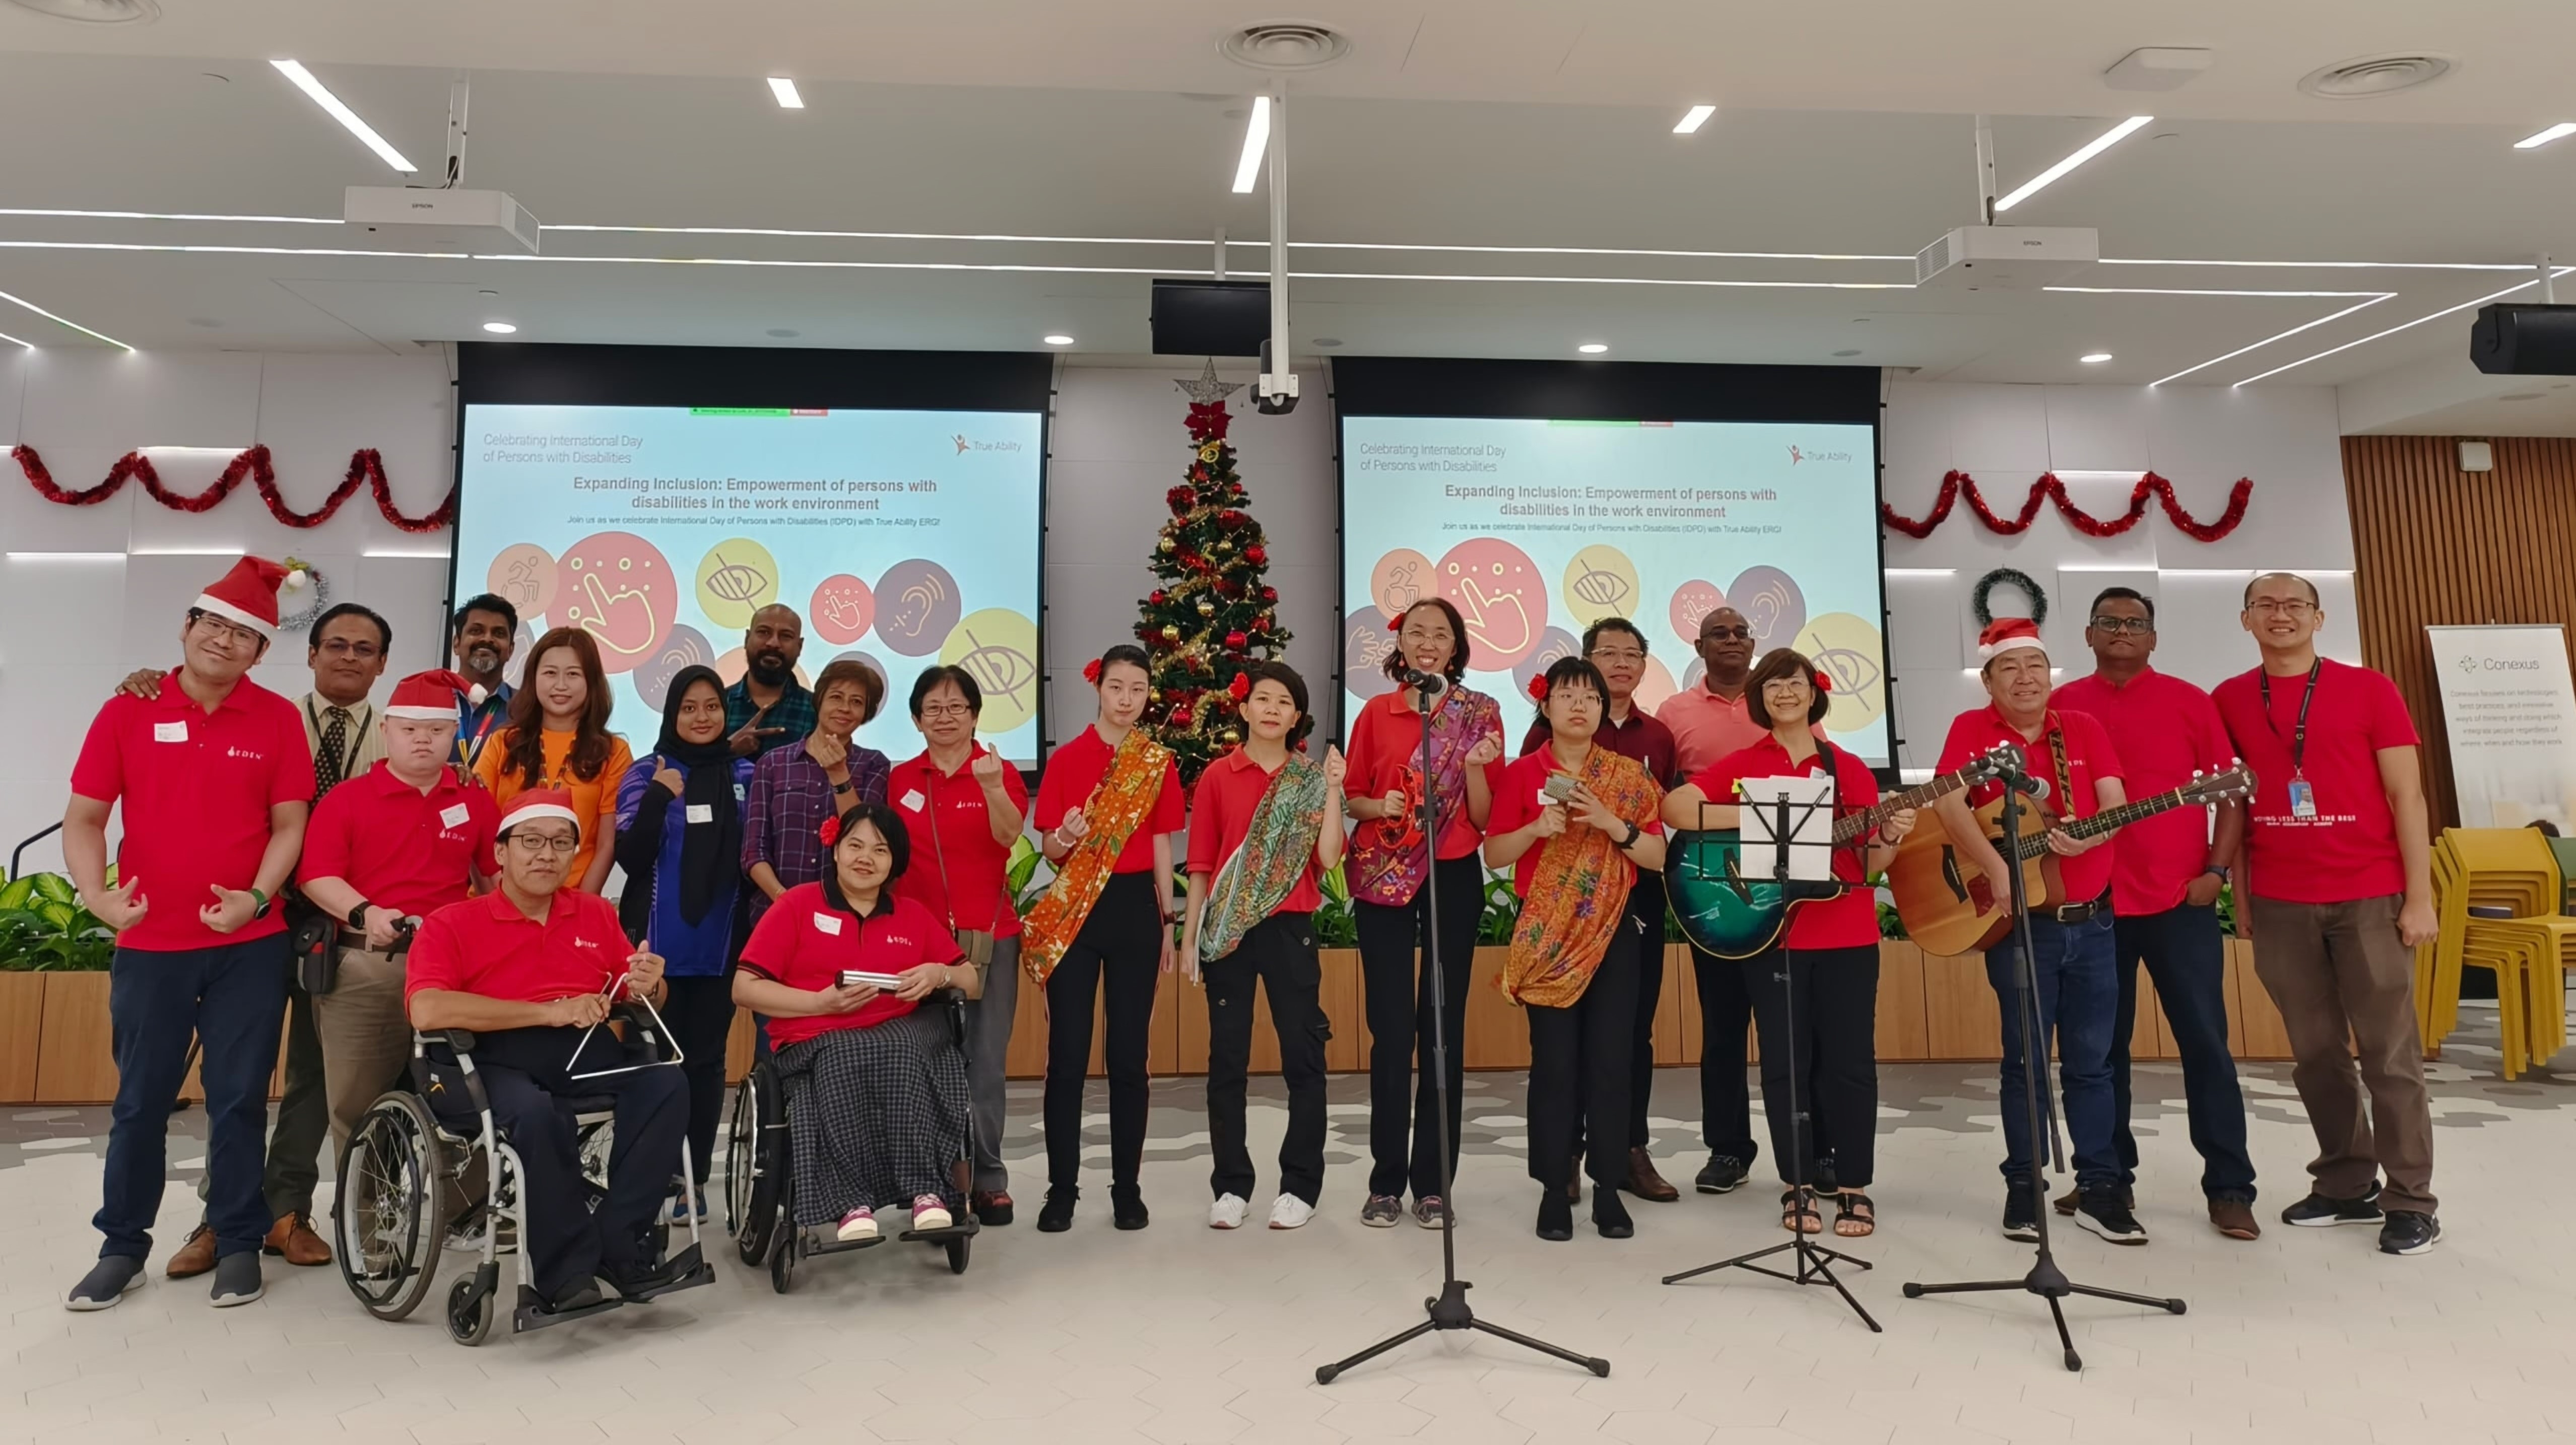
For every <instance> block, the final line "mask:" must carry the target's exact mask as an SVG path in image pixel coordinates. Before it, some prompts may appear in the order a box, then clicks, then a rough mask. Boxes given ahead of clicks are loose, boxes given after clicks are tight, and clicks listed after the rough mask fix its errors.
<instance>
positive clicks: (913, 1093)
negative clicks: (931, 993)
mask: <svg viewBox="0 0 2576 1445" xmlns="http://www.w3.org/2000/svg"><path fill="white" fill-rule="evenodd" d="M777 1066H778V1071H779V1073H780V1075H781V1076H782V1077H783V1078H785V1079H787V1080H790V1081H792V1082H793V1083H794V1084H795V1088H794V1091H793V1097H792V1101H791V1103H790V1105H789V1108H788V1111H787V1128H788V1139H789V1142H790V1144H791V1146H792V1148H793V1150H794V1158H795V1170H796V1222H797V1223H798V1224H837V1223H839V1222H840V1219H841V1216H843V1215H845V1214H847V1213H849V1212H850V1211H851V1210H853V1209H857V1208H860V1207H862V1206H864V1207H866V1208H869V1209H885V1208H910V1207H911V1205H912V1201H913V1200H914V1199H916V1198H918V1197H919V1196H921V1195H924V1194H936V1195H938V1196H939V1197H940V1198H942V1199H944V1200H946V1201H948V1204H949V1206H950V1207H951V1208H952V1209H954V1208H957V1207H961V1206H962V1205H963V1204H964V1203H965V1200H964V1199H963V1198H961V1197H960V1196H959V1194H958V1192H957V1186H956V1180H955V1177H954V1174H953V1170H952V1166H953V1165H954V1164H955V1163H956V1161H957V1160H959V1159H963V1158H964V1157H966V1110H967V1102H966V1054H965V1051H964V1050H962V1049H960V1048H958V1047H957V1044H956V1041H955V1040H954V1039H953V1038H951V1037H950V1035H949V1024H948V1018H947V1015H946V1014H945V1013H944V1012H942V1011H940V1010H939V1009H938V1008H936V1007H931V1008H917V1009H914V1010H913V1011H912V1012H911V1013H908V1014H905V1015H903V1016H902V1017H900V1018H894V1019H888V1020H886V1021H885V1022H884V1023H881V1024H875V1025H872V1026H870V1027H868V1028H861V1029H835V1030H833V1031H832V1032H830V1033H827V1034H823V1035H821V1036H820V1037H817V1038H812V1039H807V1040H806V1041H805V1042H803V1043H800V1044H793V1045H790V1046H789V1047H787V1048H784V1049H781V1050H779V1052H778V1065H777Z"/></svg>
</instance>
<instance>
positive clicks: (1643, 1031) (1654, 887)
mask: <svg viewBox="0 0 2576 1445" xmlns="http://www.w3.org/2000/svg"><path fill="white" fill-rule="evenodd" d="M1663 878H1664V875H1663V874H1661V873H1645V872H1640V873H1639V874H1638V875H1637V886H1636V887H1634V888H1631V889H1629V890H1628V912H1629V914H1630V916H1632V917H1634V918H1636V919H1637V920H1638V921H1639V922H1641V923H1642V924H1644V926H1645V931H1644V932H1643V933H1642V934H1640V935H1639V937H1638V940H1637V1033H1636V1037H1635V1038H1634V1039H1633V1040H1631V1042H1630V1044H1629V1054H1628V1060H1629V1063H1628V1068H1629V1074H1628V1147H1629V1148H1631V1149H1643V1148H1645V1147H1646V1145H1647V1144H1649V1143H1651V1142H1652V1141H1653V1138H1654V1134H1653V1132H1652V1131H1651V1130H1649V1129H1648V1128H1647V1127H1646V1111H1647V1109H1648V1108H1649V1107H1651V1106H1652V1105H1653V1103H1654V1094H1655V1010H1656V1009H1658V1008H1661V1007H1663V1003H1664V883H1663Z"/></svg>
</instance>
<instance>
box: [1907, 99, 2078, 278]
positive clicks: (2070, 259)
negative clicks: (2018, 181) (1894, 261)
mask: <svg viewBox="0 0 2576 1445" xmlns="http://www.w3.org/2000/svg"><path fill="white" fill-rule="evenodd" d="M2101 256H2102V233H2101V232H2100V231H2098V230H2095V229H2094V228H2093V227H2091V226H1998V225H1996V224H1995V129H1994V125H1993V123H1992V122H1991V121H1989V120H1988V119H1987V118H1986V117H1984V116H1982V115H1981V116H1978V117H1977V224H1976V225H1973V226H1962V227H1960V228H1959V229H1958V230H1955V231H1952V232H1949V233H1948V234H1946V235H1944V236H1943V237H1941V239H1939V240H1937V241H1934V242H1933V243H1932V244H1931V245H1929V246H1926V247H1924V248H1923V250H1922V251H1921V252H1920V253H1919V254H1917V255H1916V256H1915V258H1914V284H1915V286H1916V287H1917V288H1920V289H1925V290H1940V291H2036V290H2039V289H2040V288H2041V287H2044V286H2050V285H2054V284H2055V283H2057V282H2059V281H2063V280H2065V279H2066V278H2067V277H2068V276H2071V275H2073V274H2074V273H2076V272H2078V271H2081V270H2083V269H2084V268H2085V267H2087V266H2090V265H2092V264H2093V263H2094V262H2095V261H2098V260H2100V259H2101Z"/></svg>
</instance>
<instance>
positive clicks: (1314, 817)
mask: <svg viewBox="0 0 2576 1445" xmlns="http://www.w3.org/2000/svg"><path fill="white" fill-rule="evenodd" d="M1205 826H1208V827H1213V826H1215V824H1214V822H1213V821H1212V820H1211V821H1209V822H1207V823H1206V824H1205ZM1323 830H1324V765H1323V764H1321V763H1319V762H1316V761H1315V760H1314V759H1313V758H1310V757H1308V756H1306V755H1305V754H1304V753H1290V754H1289V755H1288V761H1286V762H1284V763H1282V764H1280V765H1279V771H1277V772H1275V773H1272V774H1271V775H1270V785H1269V786H1268V787H1266V788H1263V789H1262V790H1261V801H1260V802H1259V803H1258V804H1256V805H1255V806H1254V807H1253V810H1252V823H1251V826H1250V828H1249V829H1248V830H1247V831H1246V832H1245V833H1244V835H1243V846H1242V847H1240V848H1237V849H1235V850H1234V856H1233V857H1231V858H1228V859H1226V860H1225V864H1224V866H1223V867H1220V868H1219V869H1217V870H1216V881H1215V882H1213V883H1211V884H1209V885H1208V897H1207V912H1206V913H1205V914H1204V915H1203V916H1202V917H1201V919H1200V923H1199V957H1201V958H1203V959H1211V960H1213V959H1219V958H1223V957H1225V956H1226V955H1227V954H1229V953H1232V952H1234V947H1235V945H1236V944H1238V943H1241V942H1242V941H1243V935H1244V933H1245V932H1246V931H1247V930H1249V929H1250V928H1251V927H1252V925H1254V924H1256V923H1259V922H1260V921H1261V920H1263V919H1265V918H1268V917H1269V916H1270V914H1271V911H1272V910H1273V909H1276V908H1277V907H1278V906H1279V905H1280V904H1281V903H1284V902H1286V901H1287V898H1288V895H1289V894H1290V893H1291V892H1293V891H1294V890H1295V889H1296V887H1297V880H1298V879H1299V878H1301V877H1303V876H1304V875H1305V872H1306V864H1307V863H1308V861H1309V860H1311V859H1313V858H1314V856H1315V839H1316V838H1317V837H1318V836H1320V835H1321V834H1322V832H1323Z"/></svg>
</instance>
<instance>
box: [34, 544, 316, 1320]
mask: <svg viewBox="0 0 2576 1445" xmlns="http://www.w3.org/2000/svg"><path fill="white" fill-rule="evenodd" d="M287 575H288V574H287V572H286V569H285V568H283V567H280V566H279V565H277V564H276V563H274V562H271V561H268V560H267V559H265V558H260V557H244V558H243V559H241V561H239V562H237V563H235V564H234V565H233V569H232V570H231V571H230V572H228V573H226V574H225V575H224V577H223V579H222V580H221V581H218V582H217V583H215V584H214V585H213V586H211V587H209V588H207V589H206V590H205V591H204V592H203V593H200V594H199V595H198V597H197V600H196V603H195V605H193V606H191V607H190V608H189V609H188V617H187V621H186V622H185V623H184V624H183V625H182V626H181V627H180V629H179V643H180V647H181V648H182V658H183V660H182V661H181V663H180V665H179V667H178V669H177V670H176V671H175V672H173V673H172V674H171V675H170V679H169V681H170V684H171V685H170V686H165V687H163V688H162V689H161V693H160V696H159V697H156V698H150V699H146V698H140V697H130V696H126V695H123V694H119V695H118V696H115V697H112V698H109V699H108V701H107V705H106V706H105V707H103V708H100V709H99V713H98V717H97V718H96V720H94V721H93V722H91V724H90V728H89V736H88V737H87V738H86V739H84V740H83V741H82V743H81V751H80V759H79V761H77V762H75V763H74V764H73V765H72V779H71V783H72V788H71V791H72V797H71V804H70V806H69V807H67V808H66V809H64V812H63V862H64V864H65V866H66V867H67V868H68V869H69V870H70V872H71V876H72V883H73V885H74V886H76V887H77V888H79V889H80V895H81V902H82V903H83V904H84V905H86V906H87V907H88V909H89V910H90V912H92V913H95V914H97V915H98V917H99V920H100V921H101V922H103V923H105V924H106V925H107V926H108V927H109V928H111V929H114V930H115V931H116V961H115V967H114V976H113V977H112V978H111V979H110V981H109V985H108V1005H107V1006H108V1016H109V1018H110V1020H111V1021H112V1022H113V1023H114V1025H115V1035H116V1113H115V1122H114V1123H113V1124H112V1125H111V1126H110V1130H109V1134H108V1141H107V1168H106V1176H107V1177H106V1181H105V1189H104V1190H103V1194H104V1198H103V1199H102V1200H101V1202H100V1205H99V1210H98V1215H97V1217H96V1219H95V1220H94V1221H93V1222H94V1223H95V1224H96V1225H97V1227H98V1232H99V1233H100V1234H102V1235H104V1236H106V1240H105V1243H103V1244H102V1245H101V1246H100V1247H99V1258H98V1263H97V1265H95V1266H94V1267H92V1268H91V1270H90V1272H89V1273H88V1274H87V1275H85V1276H83V1277H82V1279H81V1281H80V1283H78V1284H76V1285H74V1286H73V1287H72V1291H71V1294H70V1295H69V1296H68V1297H67V1298H66V1299H65V1300H64V1305H65V1306H66V1307H67V1308H70V1309H74V1310H102V1309H107V1308H109V1307H110V1306H112V1305H114V1304H116V1302H117V1301H118V1300H119V1299H121V1298H123V1297H124V1295H125V1293H126V1291H128V1290H131V1289H133V1288H134V1287H135V1286H136V1285H139V1284H141V1283H142V1282H143V1261H144V1257H145V1256H146V1255H148V1254H149V1253H150V1252H151V1249H152V1222H153V1220H154V1219H155V1218H156V1217H158V1216H159V1214H160V1212H161V1189H162V1184H163V1182H164V1177H165V1175H166V1173H167V1165H168V1139H167V1133H168V1125H169V1120H170V1106H171V1102H172V1101H173V1100H174V1099H176V1098H177V1096H178V1093H179V1085H180V1083H181V1081H182V1080H183V1079H184V1078H185V1076H186V1073H187V1068H188V1041H189V1040H190V1039H191V1038H192V1037H193V1038H198V1039H202V1040H204V1041H205V1049H204V1054H203V1062H202V1066H201V1069H200V1074H199V1077H200V1078H201V1080H202V1081H203V1082H204V1084H205V1089H206V1119H207V1140H206V1142H207V1148H206V1173H207V1174H208V1175H209V1176H210V1177H211V1179H212V1181H213V1182H212V1184H211V1186H210V1188H209V1191H208V1195H207V1206H206V1212H207V1219H208V1221H209V1222H210V1223H211V1224H212V1225H213V1226H214V1231H215V1237H216V1258H215V1284H214V1291H213V1298H214V1302H215V1304H216V1306H217V1307H218V1308H220V1307H223V1306H226V1305H238V1304H248V1303H250V1302H251V1301H253V1300H255V1299H258V1298H259V1297H260V1292H261V1285H260V1269H259V1251H260V1244H261V1242H262V1241H263V1240H265V1239H266V1238H267V1237H268V1233H269V1229H270V1227H271V1225H272V1224H273V1223H274V1221H273V1220H272V1219H271V1218H270V1216H269V1211H268V1203H267V1201H266V1199H265V1198H263V1197H262V1195H261V1192H260V1171H261V1165H262V1160H263V1157H264V1155H265V1153H266V1146H267V1134H268V1076H269V1072H270V1071H271V1070H272V1069H273V1068H275V1067H276V1064H277V1036H278V1032H279V1030H280V1029H281V1028H283V1027H284V1025H285V1017H286V969H287V939H286V920H285V919H284V918H283V917H281V916H280V915H279V914H278V913H277V912H276V910H275V909H273V908H272V907H271V905H272V904H273V903H274V902H275V901H276V898H277V894H278V891H279V890H280V889H282V888H284V887H285V886H286V880H287V877H288V875H289V874H290V873H292V872H293V871H294V868H295V858H296V854H297V852H298V850H299V849H301V848H302V846H303V843H304V815H305V811H306V807H307V804H308V802H309V800H310V799H311V798H312V796H313V752H312V749H311V748H310V747H309V746H307V745H306V743H305V741H304V719H303V718H302V717H301V716H299V715H298V714H297V712H296V710H295V705H294V704H293V703H290V702H288V701H287V700H286V699H284V698H282V697H279V696H278V695H277V694H275V693H273V692H270V691H269V690H268V689H266V688H264V687H261V686H260V685H259V684H257V683H255V682H252V681H251V680H250V679H249V678H248V676H246V674H248V673H249V671H250V669H251V666H252V664H254V663H256V662H258V661H259V659H260V656H261V655H262V654H263V653H265V652H267V651H268V642H269V636H270V634H271V633H273V632H274V631H276V629H277V594H278V590H279V589H280V588H281V587H282V586H284V585H286V582H287ZM296 575H297V576H298V577H301V576H302V575H303V574H301V573H298V574H296ZM111 811H121V813H122V822H123V824H124V840H123V842H122V843H121V844H120V845H119V847H118V850H117V882H116V886H114V887H109V886H108V882H107V823H108V816H109V814H110V813H111Z"/></svg>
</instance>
